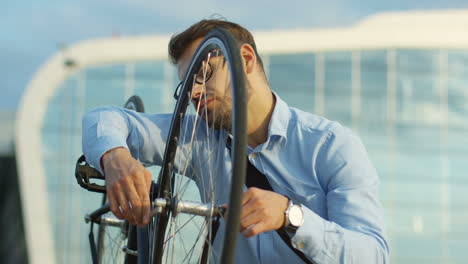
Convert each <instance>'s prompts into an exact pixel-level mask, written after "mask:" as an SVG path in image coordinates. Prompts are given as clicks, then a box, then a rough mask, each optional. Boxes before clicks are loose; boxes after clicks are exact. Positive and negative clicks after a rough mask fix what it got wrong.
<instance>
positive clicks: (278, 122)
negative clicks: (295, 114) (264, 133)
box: [268, 91, 291, 139]
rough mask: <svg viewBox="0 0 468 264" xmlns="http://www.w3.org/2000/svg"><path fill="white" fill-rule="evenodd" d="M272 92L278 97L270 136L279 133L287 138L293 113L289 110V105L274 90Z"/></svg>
mask: <svg viewBox="0 0 468 264" xmlns="http://www.w3.org/2000/svg"><path fill="white" fill-rule="evenodd" d="M272 93H273V95H274V96H275V98H276V103H275V108H274V109H273V114H272V115H271V119H270V124H269V126H268V137H269V138H270V137H271V136H274V135H277V136H280V137H284V138H285V139H287V132H288V126H289V120H290V117H291V113H290V112H289V107H288V105H287V104H286V102H284V101H283V100H281V98H280V97H279V96H278V94H276V93H275V92H273V91H272Z"/></svg>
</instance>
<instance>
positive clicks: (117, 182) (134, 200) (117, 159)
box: [104, 149, 151, 226]
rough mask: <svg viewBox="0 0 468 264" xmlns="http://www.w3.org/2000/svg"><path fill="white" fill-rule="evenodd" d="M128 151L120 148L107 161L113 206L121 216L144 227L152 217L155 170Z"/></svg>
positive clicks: (118, 216) (110, 200) (105, 161)
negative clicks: (147, 167) (151, 169)
mask: <svg viewBox="0 0 468 264" xmlns="http://www.w3.org/2000/svg"><path fill="white" fill-rule="evenodd" d="M127 152H128V151H127V150H125V149H124V150H119V149H116V151H112V152H109V155H108V156H106V157H107V158H106V159H105V160H104V168H105V177H106V186H107V196H108V199H109V205H110V209H111V211H112V212H113V213H114V215H115V216H116V217H117V218H120V219H126V220H127V221H129V222H130V223H131V224H132V225H140V226H144V225H146V224H148V223H149V219H150V205H151V202H150V198H149V188H150V186H151V173H150V172H149V171H148V170H147V169H146V168H145V167H143V166H142V165H141V164H140V163H139V162H138V161H137V160H135V159H133V158H132V157H131V156H130V155H129V153H127Z"/></svg>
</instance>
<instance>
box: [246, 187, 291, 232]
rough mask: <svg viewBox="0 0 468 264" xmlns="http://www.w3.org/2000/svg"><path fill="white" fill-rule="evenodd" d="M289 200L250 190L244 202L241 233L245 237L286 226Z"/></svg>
mask: <svg viewBox="0 0 468 264" xmlns="http://www.w3.org/2000/svg"><path fill="white" fill-rule="evenodd" d="M287 207H288V198H286V197H285V196H283V195H281V194H277V193H275V192H271V191H265V190H262V189H258V188H254V187H252V188H249V189H248V190H247V191H246V192H245V193H244V197H243V200H242V209H241V217H240V218H241V219H240V224H241V232H242V234H243V235H244V236H245V237H252V236H255V235H258V234H259V233H262V232H266V231H270V230H277V229H279V228H281V227H283V225H284V221H285V217H286V216H285V214H284V212H285V211H286V209H287Z"/></svg>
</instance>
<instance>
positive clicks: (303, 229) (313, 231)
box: [291, 206, 343, 263]
mask: <svg viewBox="0 0 468 264" xmlns="http://www.w3.org/2000/svg"><path fill="white" fill-rule="evenodd" d="M302 210H303V212H304V223H303V224H302V226H300V227H299V228H298V229H297V232H296V234H295V235H294V236H293V237H292V238H291V244H292V245H293V246H294V247H295V248H296V249H298V250H300V251H302V252H303V253H304V254H305V255H306V256H308V257H309V258H311V259H313V260H315V261H316V262H318V263H332V261H331V260H332V259H336V256H337V254H339V250H340V248H341V246H340V245H339V244H340V241H342V239H343V232H342V231H341V230H340V228H339V226H337V225H336V224H335V223H333V222H329V221H327V220H325V219H323V218H322V217H320V216H319V215H317V214H316V213H315V212H313V211H312V210H310V209H309V208H307V207H305V206H302Z"/></svg>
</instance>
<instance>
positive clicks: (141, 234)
mask: <svg viewBox="0 0 468 264" xmlns="http://www.w3.org/2000/svg"><path fill="white" fill-rule="evenodd" d="M226 65H227V67H226V68H227V69H228V77H227V78H228V79H227V80H218V79H217V78H218V77H217V76H215V74H214V73H215V72H216V71H217V70H220V69H223V67H225V66H226ZM213 76H214V77H213ZM210 78H216V79H215V80H214V81H213V82H212V83H219V82H221V81H225V82H227V81H229V83H230V87H231V89H230V90H231V92H229V91H225V93H224V95H223V96H222V97H220V98H221V100H222V101H223V102H230V103H231V104H232V113H231V115H230V116H232V120H228V119H229V118H227V117H226V116H225V115H223V113H222V112H221V111H220V113H218V112H216V109H214V110H213V111H210V112H208V111H207V108H206V107H201V105H205V104H207V103H209V102H208V101H205V102H203V103H201V104H200V102H199V104H198V106H197V107H196V108H194V109H192V108H188V105H189V103H190V101H191V93H192V88H193V87H194V85H199V86H200V87H202V89H205V88H206V82H207V81H208V80H209V79H210ZM218 81H219V82H218ZM229 93H231V94H229ZM174 97H175V98H176V100H177V103H176V107H175V111H174V113H173V115H172V121H171V125H170V130H169V134H168V138H167V141H166V149H165V152H164V158H163V162H162V164H161V171H160V173H159V177H158V181H157V183H156V184H154V185H153V187H152V191H151V199H152V201H153V204H152V208H153V210H152V215H153V217H152V220H151V222H150V224H149V225H148V226H147V227H146V228H143V229H140V228H138V229H137V236H136V237H135V236H131V235H132V234H134V233H135V232H133V231H130V232H129V234H130V235H128V236H126V235H124V236H123V237H122V238H123V239H122V240H125V239H126V240H127V246H126V247H124V251H125V253H126V256H127V257H126V260H125V261H126V262H125V263H163V262H165V263H167V262H168V263H180V262H181V263H193V262H198V263H211V262H220V263H232V261H233V258H234V252H235V244H236V238H237V235H238V230H239V215H240V206H241V199H242V187H243V185H244V178H245V171H246V158H245V153H246V145H247V140H246V135H247V133H246V82H245V77H244V72H243V65H242V60H241V57H240V52H239V45H238V43H237V42H236V40H235V39H234V38H233V37H232V35H231V33H230V32H229V31H227V30H225V29H215V30H213V31H212V32H210V33H209V34H208V35H207V36H206V37H205V38H204V39H203V40H202V42H201V43H200V45H199V47H198V49H197V51H196V52H195V55H194V57H193V59H192V62H191V63H190V66H189V68H188V70H187V74H186V77H185V79H184V80H183V81H182V82H181V83H180V84H179V85H178V86H177V88H176V91H175V93H174ZM204 100H206V97H205V99H204ZM219 123H226V124H228V126H231V131H230V132H231V133H230V134H229V133H228V132H227V131H225V130H220V129H217V128H216V124H219ZM225 158H229V159H231V161H232V163H231V164H230V165H229V166H228V165H226V166H224V165H223V164H222V163H221V161H222V160H223V159H225ZM85 167H89V168H91V167H90V166H89V165H87V164H86V162H83V160H81V162H80V160H79V162H78V163H77V173H76V177H77V180H78V182H79V183H80V185H82V186H83V187H84V188H86V189H88V190H91V189H93V190H94V189H100V190H101V191H102V188H104V190H105V186H99V188H97V187H96V186H94V185H96V184H94V183H92V180H93V179H103V177H102V176H96V175H92V176H90V175H91V174H92V173H91V172H89V175H85V176H83V175H80V173H79V172H78V171H79V170H81V169H83V170H86V169H84V168H85ZM89 168H87V170H91V169H89ZM96 172H97V171H93V173H96ZM82 174H83V173H82ZM190 180H193V181H195V182H196V184H197V187H198V190H199V192H200V197H199V198H200V201H192V199H186V198H187V197H188V198H190V197H191V196H192V194H191V193H190V192H189V191H187V190H188V186H189V185H190ZM93 184H94V185H93ZM226 185H230V192H229V195H228V194H227V192H224V187H225V186H226ZM225 205H226V206H225ZM226 207H227V208H228V211H227V213H226V214H225V209H226ZM108 210H109V209H108V206H106V205H104V206H102V207H101V208H99V209H98V210H95V211H94V212H92V213H91V214H89V215H88V217H87V218H86V219H87V220H88V221H89V222H90V223H92V224H91V228H92V225H93V223H101V225H102V223H104V222H105V221H102V219H103V212H105V211H108ZM223 219H226V221H224V220H223ZM222 223H225V224H224V225H222ZM126 225H127V226H128V223H126V222H125V221H119V226H120V228H121V230H123V229H125V227H126ZM191 225H192V229H190V226H191ZM218 227H219V228H218ZM222 228H224V229H223V230H222V231H220V230H221V229H222ZM131 229H132V227H130V230H131ZM193 230H197V234H192V232H193ZM90 237H91V235H90ZM185 241H188V242H185ZM188 243H190V246H187V244H188ZM92 244H93V243H92V242H91V245H92ZM98 249H99V247H98ZM95 251H98V250H95ZM93 254H94V253H93ZM182 254H183V255H182ZM96 255H99V252H96ZM129 255H131V256H132V257H129Z"/></svg>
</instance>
